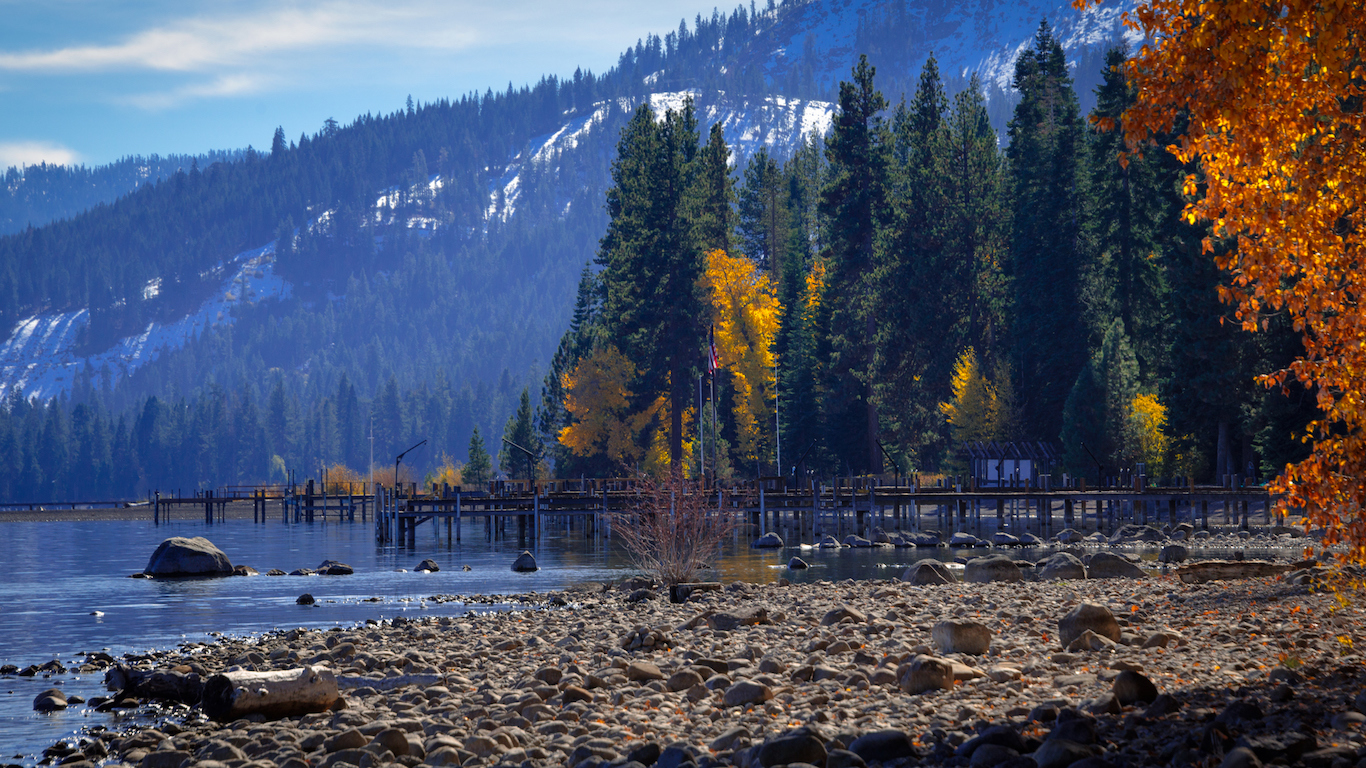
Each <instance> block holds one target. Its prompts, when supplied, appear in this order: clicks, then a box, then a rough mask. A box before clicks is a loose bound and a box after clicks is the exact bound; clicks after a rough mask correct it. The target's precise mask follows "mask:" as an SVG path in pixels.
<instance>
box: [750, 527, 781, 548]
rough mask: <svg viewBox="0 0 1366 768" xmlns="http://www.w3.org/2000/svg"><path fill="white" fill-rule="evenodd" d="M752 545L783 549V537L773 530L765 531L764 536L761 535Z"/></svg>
mask: <svg viewBox="0 0 1366 768" xmlns="http://www.w3.org/2000/svg"><path fill="white" fill-rule="evenodd" d="M751 546H753V547H754V548H755V549H782V546H783V537H782V536H779V535H778V534H776V533H774V532H773V531H769V532H768V533H765V534H764V535H763V536H760V537H759V538H757V539H755V540H754V544H752V545H751Z"/></svg>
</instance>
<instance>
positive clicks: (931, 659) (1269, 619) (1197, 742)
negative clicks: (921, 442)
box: [44, 569, 1366, 768]
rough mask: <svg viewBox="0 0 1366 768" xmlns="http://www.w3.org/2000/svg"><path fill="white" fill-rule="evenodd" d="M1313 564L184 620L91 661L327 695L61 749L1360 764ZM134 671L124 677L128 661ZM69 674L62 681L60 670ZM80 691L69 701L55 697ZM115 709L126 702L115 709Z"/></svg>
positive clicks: (587, 758) (1339, 606) (227, 762)
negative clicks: (130, 648)
mask: <svg viewBox="0 0 1366 768" xmlns="http://www.w3.org/2000/svg"><path fill="white" fill-rule="evenodd" d="M1319 573H1320V571H1318V570H1305V569H1299V570H1293V571H1287V572H1285V573H1282V574H1280V575H1277V576H1272V577H1265V578H1253V579H1233V580H1218V581H1208V582H1204V583H1196V584H1191V583H1185V582H1183V581H1182V580H1180V579H1178V578H1177V577H1176V576H1175V575H1173V573H1171V572H1168V573H1165V574H1163V573H1157V574H1154V575H1150V576H1148V577H1145V578H1137V579H1135V578H1114V579H1085V580H1058V581H1018V582H1009V583H1007V582H988V583H967V582H955V583H950V584H939V585H929V586H919V585H912V584H909V583H905V582H901V581H847V582H840V583H830V582H817V583H812V584H800V585H799V584H789V583H787V582H786V581H785V580H781V579H780V580H778V581H775V582H773V583H766V584H751V583H743V582H735V583H730V584H726V585H724V586H723V588H722V589H720V590H719V591H695V592H693V593H692V594H691V595H690V596H689V597H688V599H687V600H686V601H685V602H683V603H679V604H675V603H671V602H670V601H669V598H668V595H667V591H666V590H654V589H651V588H650V586H649V585H647V584H644V583H640V582H635V583H626V584H618V585H596V584H592V585H585V586H584V587H582V588H579V589H575V590H571V591H564V592H555V593H550V594H535V595H519V596H507V597H504V598H501V599H502V600H503V601H504V602H508V603H511V604H514V605H517V606H519V607H517V608H516V609H514V610H511V611H506V612H497V613H481V614H469V615H466V616H459V617H449V616H448V617H440V618H418V619H408V618H403V617H400V618H395V619H392V620H383V621H369V622H366V623H364V624H361V625H358V626H355V627H350V628H342V627H338V628H334V629H332V630H329V631H314V630H297V629H294V630H283V631H274V632H270V633H267V634H264V635H259V636H254V637H249V638H225V639H222V640H219V641H217V642H213V643H207V644H200V643H192V644H186V645H183V646H182V647H180V648H178V649H175V650H168V651H163V652H158V653H152V654H144V655H142V656H139V657H133V658H127V659H113V658H107V659H100V658H95V657H92V658H90V659H88V660H87V666H86V667H83V668H82V671H84V672H86V673H92V674H93V673H98V672H99V671H101V670H104V671H106V672H109V671H111V670H112V671H114V674H126V673H127V670H129V669H141V670H162V671H164V672H165V673H167V674H170V675H173V676H184V677H193V676H198V678H200V679H203V678H205V677H207V676H209V675H212V674H214V673H216V672H222V671H229V670H260V671H264V670H272V669H292V668H298V667H302V666H320V667H326V668H328V669H330V670H331V671H332V672H333V673H334V674H335V676H336V679H337V682H338V686H339V689H340V691H341V694H342V699H341V700H340V701H339V702H338V703H337V705H336V706H334V707H333V709H332V710H330V711H326V712H318V713H313V714H306V715H302V716H295V717H286V718H282V719H277V720H266V719H265V718H263V717H260V716H251V717H249V718H244V719H240V720H237V721H234V722H225V723H224V722H214V721H211V720H209V719H208V718H207V717H205V716H204V714H203V713H202V712H201V711H200V710H198V709H197V708H193V707H190V706H188V705H185V704H173V703H166V702H154V701H151V700H146V699H139V698H137V697H136V696H134V695H127V692H126V691H125V693H123V694H120V693H118V692H113V693H111V696H110V698H109V699H108V700H92V701H89V702H70V703H68V706H92V707H95V708H97V709H100V710H103V711H109V710H117V711H120V712H123V713H125V716H131V718H132V719H131V720H126V721H116V723H115V724H114V725H111V726H103V725H96V726H93V727H92V728H90V729H89V730H88V731H87V732H86V733H84V735H83V736H82V737H81V738H79V739H68V740H64V741H62V742H60V743H58V744H54V745H51V746H50V747H47V749H46V750H45V752H44V754H45V759H44V761H45V762H50V763H54V764H56V763H60V764H65V765H71V766H73V767H74V768H88V767H89V766H94V765H96V764H103V765H108V766H123V765H128V766H140V768H187V767H188V766H204V767H205V768H352V767H353V766H354V767H355V768H372V767H375V766H390V765H393V766H398V765H401V766H419V765H431V766H451V765H461V766H471V767H474V768H482V767H483V766H517V767H518V768H546V767H549V766H577V767H578V768H605V767H606V766H621V767H622V768H641V767H649V766H654V767H655V768H686V767H687V766H689V765H692V766H697V768H710V767H711V766H721V765H736V766H745V767H746V768H750V767H752V766H759V767H760V768H773V766H779V765H798V766H807V765H812V766H817V768H848V767H849V766H862V765H876V764H881V765H888V766H912V765H952V766H962V765H976V766H996V765H1002V766H1018V767H1020V768H1029V766H1039V767H1040V768H1060V767H1061V766H1069V765H1071V766H1082V767H1083V768H1096V767H1097V766H1105V765H1113V766H1144V765H1173V766H1186V765H1192V766H1208V765H1228V766H1238V765H1258V764H1285V765H1306V766H1324V767H1325V768H1330V767H1331V768H1341V766H1352V765H1366V734H1363V732H1362V724H1363V722H1366V715H1364V714H1362V710H1366V695H1363V691H1366V670H1363V655H1362V653H1361V651H1360V650H1359V649H1361V648H1363V647H1366V646H1363V643H1366V637H1362V636H1361V627H1362V611H1361V608H1360V606H1359V601H1358V600H1357V599H1356V596H1355V594H1354V593H1352V592H1350V591H1348V590H1345V589H1344V590H1332V589H1325V588H1324V587H1323V581H1322V578H1321V577H1320V576H1319V575H1318V574H1319ZM116 687H119V686H116ZM57 694H60V690H59V689H58V690H57ZM63 703H66V702H63ZM118 722H126V723H136V724H135V725H133V724H126V725H119V724H118Z"/></svg>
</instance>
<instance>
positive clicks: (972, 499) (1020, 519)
mask: <svg viewBox="0 0 1366 768" xmlns="http://www.w3.org/2000/svg"><path fill="white" fill-rule="evenodd" d="M548 485H550V486H551V487H549V488H544V487H540V486H538V487H536V488H535V489H534V490H533V491H527V490H525V484H522V485H521V486H520V487H518V488H516V489H513V490H507V491H505V492H503V493H497V494H490V493H486V492H476V493H470V492H462V491H461V490H459V489H455V490H452V489H449V488H446V489H441V490H437V491H435V492H433V493H430V494H426V495H415V494H409V495H404V493H403V492H402V491H399V492H397V493H396V492H395V491H393V490H392V489H386V488H383V487H381V488H377V489H376V497H375V510H376V513H375V535H376V539H377V540H378V541H381V542H385V543H395V544H399V545H406V546H414V545H415V543H416V539H417V536H418V530H419V529H420V528H421V526H423V525H424V524H426V523H429V522H430V523H432V529H433V533H432V534H431V535H433V536H434V537H436V538H438V539H439V538H440V537H441V535H442V531H441V528H442V523H443V522H444V528H445V538H446V539H447V541H448V542H459V541H461V539H462V537H463V536H464V535H465V533H464V531H465V530H466V527H467V526H468V527H469V529H470V530H471V532H473V529H474V527H475V525H477V527H478V529H479V535H481V536H482V537H484V538H485V539H487V540H494V539H496V538H501V537H505V536H511V535H516V536H517V538H518V540H519V541H521V542H523V543H526V542H534V541H535V540H536V539H537V537H538V536H540V535H541V534H542V533H543V532H544V531H546V530H547V529H552V530H561V531H576V532H579V531H581V532H582V533H583V535H585V536H590V537H591V536H608V537H610V535H611V528H610V522H611V518H612V513H615V512H627V511H630V510H633V509H636V508H637V504H638V502H639V496H638V495H637V494H636V493H635V491H634V490H633V489H632V488H631V487H630V486H629V483H625V482H622V481H616V482H603V481H598V482H597V483H593V482H585V483H583V484H582V486H581V487H579V488H573V489H570V488H565V487H564V486H565V485H568V484H567V483H563V482H560V483H552V484H548ZM707 493H708V494H709V495H710V494H714V493H718V492H717V491H708V492H707ZM718 499H719V500H720V501H721V502H722V503H723V504H724V508H725V509H726V510H727V511H728V512H730V513H732V514H737V515H740V516H741V518H742V523H743V527H744V529H745V530H746V532H747V533H749V534H751V535H762V534H764V533H767V532H769V531H774V532H777V533H779V534H780V535H783V536H784V538H785V539H788V540H789V541H793V540H799V541H807V542H814V541H815V540H817V539H819V538H821V537H823V536H825V535H832V536H835V537H836V538H840V537H843V536H847V535H856V536H862V537H865V538H867V537H869V536H870V535H871V534H872V533H873V532H874V529H879V528H880V529H882V530H883V531H885V532H889V533H890V532H895V531H908V532H914V531H924V530H930V529H933V530H937V531H940V532H941V533H943V534H944V535H945V538H947V537H948V536H950V535H952V534H953V533H957V532H960V531H961V532H967V533H972V534H973V535H975V536H979V537H982V536H990V535H993V534H995V533H996V532H998V531H1000V532H1006V533H1010V534H1012V535H1016V536H1020V535H1022V534H1025V533H1032V534H1034V535H1037V536H1040V537H1041V538H1045V539H1046V538H1049V537H1051V536H1053V535H1055V534H1056V533H1058V532H1059V531H1061V530H1063V529H1064V528H1074V529H1078V530H1081V531H1083V532H1092V531H1100V532H1102V533H1105V534H1107V535H1108V534H1110V533H1113V532H1114V531H1115V530H1116V529H1117V528H1118V527H1119V526H1121V525H1124V524H1128V523H1139V524H1148V523H1165V524H1169V525H1173V526H1175V525H1176V524H1178V523H1180V522H1190V523H1191V524H1192V525H1194V526H1195V527H1196V528H1197V529H1201V528H1203V529H1206V530H1208V528H1209V525H1210V519H1211V515H1213V516H1214V517H1215V522H1216V524H1222V525H1225V526H1228V525H1236V526H1238V527H1240V528H1243V529H1247V528H1248V527H1249V526H1250V525H1251V524H1252V523H1253V521H1254V520H1257V521H1259V523H1260V524H1264V525H1275V524H1276V523H1277V522H1278V521H1276V520H1274V519H1272V518H1273V514H1274V513H1273V510H1274V505H1273V504H1272V501H1273V500H1272V498H1271V497H1270V496H1269V494H1268V493H1267V491H1266V490H1265V488H1261V487H1251V488H1221V487H1218V486H1186V487H1177V488H1158V487H1147V488H1144V487H1141V484H1140V487H1137V488H1125V489H1118V488H1110V489H1092V490H1086V489H1084V488H1067V489H1047V488H1027V487H1022V488H989V489H983V488H979V489H973V490H964V489H962V488H961V487H935V488H920V487H915V486H900V485H894V486H877V485H873V484H867V485H864V486H860V485H857V484H851V485H850V486H844V487H840V486H823V485H819V484H817V485H814V487H810V488H807V489H804V490H787V489H775V490H768V489H766V488H765V487H764V485H763V484H762V483H752V484H750V486H749V487H741V488H736V489H730V490H722V491H721V492H720V493H719V495H718Z"/></svg>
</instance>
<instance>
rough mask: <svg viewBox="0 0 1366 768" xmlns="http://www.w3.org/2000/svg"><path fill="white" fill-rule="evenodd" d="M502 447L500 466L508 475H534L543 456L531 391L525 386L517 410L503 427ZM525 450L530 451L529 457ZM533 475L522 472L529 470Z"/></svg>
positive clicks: (499, 453) (499, 454) (499, 457)
mask: <svg viewBox="0 0 1366 768" xmlns="http://www.w3.org/2000/svg"><path fill="white" fill-rule="evenodd" d="M502 443H503V444H502V448H501V450H499V451H498V466H499V468H500V469H502V470H503V472H504V473H505V474H506V475H507V476H508V477H528V476H530V477H532V479H534V476H535V469H536V464H537V463H538V462H539V461H540V458H541V440H540V438H539V437H537V435H536V426H535V421H534V419H533V416H532V413H531V392H530V391H529V390H528V389H526V388H523V389H522V397H521V399H520V400H519V401H518V404H517V412H516V413H514V414H512V415H511V416H509V417H508V423H507V426H505V427H504V428H503V440H502ZM524 451H530V452H531V457H528V456H527V454H526V453H525V452H524ZM528 467H530V471H531V473H532V474H531V475H524V474H522V473H524V472H527V471H528Z"/></svg>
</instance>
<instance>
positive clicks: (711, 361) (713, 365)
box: [707, 325, 721, 373]
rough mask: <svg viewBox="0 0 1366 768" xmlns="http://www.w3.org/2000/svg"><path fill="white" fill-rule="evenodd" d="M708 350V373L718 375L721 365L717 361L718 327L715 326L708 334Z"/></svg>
mask: <svg viewBox="0 0 1366 768" xmlns="http://www.w3.org/2000/svg"><path fill="white" fill-rule="evenodd" d="M707 349H708V350H709V354H708V355H707V372H708V373H716V369H717V368H720V367H721V364H720V363H718V362H717V361H716V326H714V325H713V326H712V327H711V330H710V331H708V332H707Z"/></svg>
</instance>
